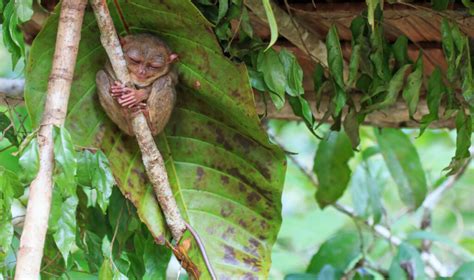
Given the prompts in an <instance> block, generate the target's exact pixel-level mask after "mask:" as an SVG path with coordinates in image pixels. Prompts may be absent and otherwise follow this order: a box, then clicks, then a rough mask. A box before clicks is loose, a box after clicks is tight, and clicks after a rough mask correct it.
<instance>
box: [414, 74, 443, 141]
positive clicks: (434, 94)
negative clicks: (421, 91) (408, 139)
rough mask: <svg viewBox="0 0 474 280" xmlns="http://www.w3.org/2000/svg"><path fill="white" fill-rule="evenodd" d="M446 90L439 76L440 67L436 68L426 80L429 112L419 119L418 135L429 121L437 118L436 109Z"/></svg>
mask: <svg viewBox="0 0 474 280" xmlns="http://www.w3.org/2000/svg"><path fill="white" fill-rule="evenodd" d="M445 92H446V87H445V85H444V83H443V79H442V77H441V69H440V68H439V67H436V69H435V70H434V71H433V73H431V76H430V78H429V80H428V91H427V94H426V100H427V102H428V109H429V114H427V115H425V116H423V117H422V118H421V121H420V135H419V136H421V135H422V134H423V132H424V131H425V129H426V128H427V127H428V126H429V125H430V123H431V122H433V121H435V120H438V118H439V116H438V110H439V105H440V102H441V98H442V97H443V94H444V93H445Z"/></svg>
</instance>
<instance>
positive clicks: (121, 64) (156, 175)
mask: <svg viewBox="0 0 474 280" xmlns="http://www.w3.org/2000/svg"><path fill="white" fill-rule="evenodd" d="M91 5H92V8H93V9H94V14H95V16H96V19H97V24H98V25H99V29H100V32H101V36H100V40H101V42H102V45H103V46H104V48H105V50H106V52H107V54H108V56H109V60H110V62H111V64H112V68H113V69H114V72H115V74H116V76H117V78H118V79H119V80H120V81H121V82H122V83H125V84H129V85H131V84H132V81H131V79H130V75H129V73H128V69H127V65H126V62H125V59H124V56H123V51H122V47H121V45H120V41H119V39H118V37H117V32H116V31H115V26H114V23H113V21H112V18H111V17H110V12H109V9H108V7H107V3H106V2H105V1H103V0H91ZM132 128H133V132H134V133H135V136H136V138H137V141H138V145H139V147H140V150H141V153H142V160H143V165H144V166H145V170H146V172H147V175H148V178H149V180H150V182H151V183H152V185H153V189H154V192H155V195H156V197H157V200H158V203H159V204H160V207H161V210H162V211H163V214H164V216H165V219H166V223H167V224H168V227H169V229H170V231H171V235H172V236H173V238H174V239H175V240H176V241H179V240H180V239H181V236H182V235H183V233H184V231H185V230H186V223H185V221H184V219H183V218H182V217H181V214H180V212H179V208H178V205H177V203H176V199H175V198H174V196H173V192H172V191H171V186H170V184H169V181H168V174H167V173H166V168H165V165H164V161H163V157H162V156H161V154H160V151H159V150H158V148H157V147H156V144H155V141H154V139H153V135H152V134H151V131H150V129H149V127H148V124H147V121H146V119H145V116H144V115H143V113H141V112H140V113H137V114H134V115H133V116H132Z"/></svg>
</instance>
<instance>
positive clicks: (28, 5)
mask: <svg viewBox="0 0 474 280" xmlns="http://www.w3.org/2000/svg"><path fill="white" fill-rule="evenodd" d="M14 2H15V9H16V14H17V15H18V19H19V20H20V21H21V22H25V21H28V20H29V19H30V18H31V16H32V15H33V0H15V1H14Z"/></svg>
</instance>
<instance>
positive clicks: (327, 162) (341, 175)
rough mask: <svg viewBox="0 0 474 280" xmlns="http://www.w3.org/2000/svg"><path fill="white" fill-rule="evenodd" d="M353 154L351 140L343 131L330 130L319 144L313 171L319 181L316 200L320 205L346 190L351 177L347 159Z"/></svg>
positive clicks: (336, 197)
mask: <svg viewBox="0 0 474 280" xmlns="http://www.w3.org/2000/svg"><path fill="white" fill-rule="evenodd" d="M353 155H354V152H353V151H352V146H351V142H350V140H349V138H348V137H347V135H346V134H345V133H344V132H336V131H331V132H330V133H329V135H328V138H327V139H326V140H323V141H322V142H321V144H319V147H318V150H317V152H316V156H315V158H314V172H315V173H316V175H317V176H318V181H319V186H318V191H317V192H316V200H317V201H318V204H319V205H320V206H321V207H325V206H327V205H329V204H332V203H334V202H335V201H337V199H338V198H339V197H341V196H342V194H343V193H344V191H345V190H346V187H347V184H348V183H349V180H350V178H351V170H350V168H349V166H348V161H349V160H350V159H351V158H352V156H353Z"/></svg>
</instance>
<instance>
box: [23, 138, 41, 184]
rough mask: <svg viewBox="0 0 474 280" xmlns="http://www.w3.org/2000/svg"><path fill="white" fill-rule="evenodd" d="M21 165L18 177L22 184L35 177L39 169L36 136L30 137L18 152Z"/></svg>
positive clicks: (29, 181)
mask: <svg viewBox="0 0 474 280" xmlns="http://www.w3.org/2000/svg"><path fill="white" fill-rule="evenodd" d="M19 163H20V166H21V172H20V179H21V182H23V183H24V184H29V183H31V181H33V179H34V178H35V177H36V174H37V173H38V170H39V149H38V142H37V139H36V138H33V139H31V141H30V142H29V143H28V145H27V146H26V147H25V148H24V149H23V151H22V152H21V154H20V158H19Z"/></svg>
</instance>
